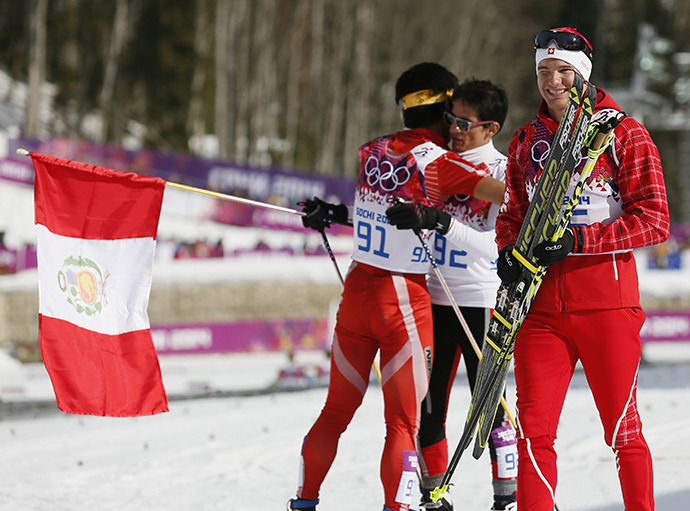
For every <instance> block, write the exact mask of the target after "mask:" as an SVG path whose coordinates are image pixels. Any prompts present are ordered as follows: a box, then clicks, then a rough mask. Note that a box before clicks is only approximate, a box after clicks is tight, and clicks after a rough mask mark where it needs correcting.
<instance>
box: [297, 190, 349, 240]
mask: <svg viewBox="0 0 690 511" xmlns="http://www.w3.org/2000/svg"><path fill="white" fill-rule="evenodd" d="M300 204H301V205H302V206H304V207H303V208H302V211H303V212H304V213H306V216H303V217H302V225H304V227H308V228H310V229H314V230H315V231H319V232H320V231H323V230H324V229H325V228H326V227H329V226H330V225H331V224H332V223H334V224H343V225H346V224H347V216H348V211H347V206H346V205H345V204H331V203H330V202H325V201H322V200H321V199H319V198H318V197H314V199H313V200H312V199H307V200H305V201H304V202H301V203H300Z"/></svg>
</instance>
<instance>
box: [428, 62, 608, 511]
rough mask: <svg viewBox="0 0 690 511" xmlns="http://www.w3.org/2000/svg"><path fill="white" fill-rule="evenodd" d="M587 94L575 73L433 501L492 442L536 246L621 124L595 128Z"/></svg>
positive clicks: (533, 282) (531, 287) (564, 212)
mask: <svg viewBox="0 0 690 511" xmlns="http://www.w3.org/2000/svg"><path fill="white" fill-rule="evenodd" d="M583 89H584V81H583V79H582V77H581V76H580V75H579V74H578V73H575V81H574V84H573V87H572V88H571V90H570V93H569V97H568V103H567V105H566V107H565V110H564V112H563V117H562V118H561V122H560V123H559V126H558V130H557V131H556V135H555V136H554V139H553V143H552V145H551V150H550V152H549V155H548V157H547V159H546V161H545V164H544V168H543V171H542V174H541V176H540V178H539V182H538V184H537V187H536V189H535V191H534V195H533V197H532V201H531V202H530V205H529V208H528V209H527V213H526V215H525V219H524V221H523V224H522V227H521V229H520V233H519V235H518V238H517V240H516V242H515V247H514V249H513V255H514V256H515V258H516V259H517V260H519V261H520V263H521V265H522V270H521V273H520V277H519V278H518V280H517V281H516V282H513V283H509V284H505V283H501V286H500V288H499V290H498V294H497V300H496V306H495V308H494V313H493V316H492V317H491V320H490V322H489V327H488V332H487V336H486V340H485V342H484V346H483V350H482V360H481V362H480V365H479V371H478V374H477V381H476V383H475V387H474V392H473V393H472V401H471V403H470V409H469V412H468V415H467V419H466V422H465V428H464V430H463V433H462V435H461V438H460V441H459V443H458V446H457V448H456V450H455V453H454V454H453V456H452V458H451V460H450V461H449V464H448V468H447V470H446V473H445V474H444V477H443V480H442V481H441V484H440V485H439V486H438V487H437V488H436V489H434V490H433V491H432V493H431V498H432V500H433V501H434V502H436V501H438V500H439V499H441V497H443V495H444V494H445V492H446V490H447V489H448V484H449V482H450V479H451V477H452V475H453V473H454V471H455V468H456V467H457V464H458V462H459V461H460V457H461V456H462V454H463V452H464V451H465V450H466V449H467V447H469V444H470V442H471V441H472V438H473V437H474V435H475V432H476V433H477V437H476V441H475V447H474V451H473V456H474V457H475V458H479V457H480V456H481V454H482V452H483V451H484V448H485V447H486V444H487V442H488V439H489V436H490V434H491V426H492V424H493V421H494V417H495V415H496V411H497V408H498V404H499V402H500V398H501V396H502V395H503V391H504V388H505V383H506V379H507V376H508V371H509V369H510V364H511V361H512V357H513V349H514V343H515V337H516V335H517V333H518V330H519V329H520V327H521V325H522V322H523V321H524V319H525V316H526V315H527V312H528V311H529V307H530V305H531V303H532V300H533V299H534V296H535V295H536V293H537V291H538V289H539V286H540V285H541V282H542V279H543V277H544V275H545V274H546V269H547V268H546V267H545V266H539V264H538V263H537V261H536V259H535V257H534V255H533V250H534V247H536V246H537V245H538V244H539V243H542V242H543V241H547V240H553V241H555V240H557V239H558V238H560V237H561V236H562V235H563V233H564V232H565V229H567V228H568V224H569V221H570V217H571V216H572V213H573V211H574V209H575V207H576V206H577V204H578V201H579V197H580V194H581V192H582V189H583V188H584V186H585V184H586V182H587V179H588V177H589V175H590V173H591V171H592V169H593V168H594V165H595V163H596V161H597V159H598V158H599V156H600V155H601V154H602V153H603V152H604V151H605V150H606V147H608V145H609V144H610V143H611V140H612V139H613V129H614V128H615V127H616V126H617V124H618V119H617V118H616V117H612V118H611V119H609V120H608V121H607V122H605V123H591V119H592V115H593V112H594V107H595V103H596V88H595V87H594V86H593V85H591V84H588V87H587V92H586V94H585V95H584V97H583ZM583 148H586V149H587V161H586V163H585V165H584V168H583V170H582V171H581V173H580V175H579V176H578V177H577V181H576V183H575V186H574V189H573V191H572V193H571V195H570V198H569V199H568V202H567V204H565V207H563V205H564V203H565V200H566V194H567V192H568V189H569V187H570V185H571V183H572V181H573V174H574V172H575V168H576V167H577V166H578V164H579V163H580V161H581V157H582V150H583Z"/></svg>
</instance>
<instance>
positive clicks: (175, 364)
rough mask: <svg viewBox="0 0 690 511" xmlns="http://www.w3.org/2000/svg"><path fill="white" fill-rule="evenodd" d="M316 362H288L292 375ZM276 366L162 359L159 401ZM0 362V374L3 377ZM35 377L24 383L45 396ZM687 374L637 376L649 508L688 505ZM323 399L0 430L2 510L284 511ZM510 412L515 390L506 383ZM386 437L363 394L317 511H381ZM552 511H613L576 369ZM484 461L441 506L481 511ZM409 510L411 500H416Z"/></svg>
mask: <svg viewBox="0 0 690 511" xmlns="http://www.w3.org/2000/svg"><path fill="white" fill-rule="evenodd" d="M320 361H322V360H320V359H319V355H318V354H315V353H298V356H297V362H298V363H301V364H311V363H318V362H320ZM285 364H286V358H285V356H284V355H282V354H260V355H259V354H236V355H214V356H196V357H194V356H169V357H161V366H162V370H163V378H164V382H165V385H166V387H167V389H168V392H169V394H171V395H179V394H180V393H185V394H187V395H190V394H193V393H194V392H197V391H199V390H200V389H205V390H209V389H210V390H232V389H235V390H241V389H245V390H248V389H256V388H262V387H265V386H267V385H269V384H270V383H271V382H273V381H274V379H275V377H276V375H277V372H278V370H279V369H280V368H281V367H283V366H284V365H285ZM4 367H5V365H4V364H3V365H2V366H1V367H0V369H4ZM38 369H39V368H38V367H33V368H30V370H29V371H28V372H29V377H30V378H32V379H34V380H36V382H38V381H42V382H43V383H44V384H47V385H49V384H48V382H47V377H46V376H45V375H41V373H40V371H39V370H38ZM688 369H690V365H689V364H687V362H686V363H684V364H680V365H668V364H664V365H643V367H642V368H641V372H640V388H639V396H638V397H639V407H640V410H641V413H642V418H643V421H644V434H645V436H646V438H647V441H648V442H649V444H650V446H651V449H652V452H653V457H654V465H655V473H656V495H657V509H659V510H667V509H668V510H670V509H681V508H682V507H681V506H685V504H686V503H687V501H688V498H689V497H690V481H689V480H688V477H687V475H688V467H689V466H690V444H689V443H688V442H687V439H686V437H687V432H688V423H689V421H690V407H688V404H689V403H688V401H689V399H688V397H687V396H688V393H689V392H690V371H688ZM325 395H326V390H325V389H321V388H319V389H311V390H303V391H297V392H280V393H275V394H268V395H259V396H253V397H215V398H202V399H189V400H173V401H171V403H170V413H167V414H162V415H158V416H152V417H138V418H131V419H113V418H100V417H88V416H74V415H67V414H63V413H61V412H52V413H47V412H43V413H37V415H36V416H35V417H33V416H31V415H28V416H22V415H18V416H13V417H10V418H4V419H2V420H0V452H1V453H2V455H1V457H0V459H1V461H0V481H2V483H0V509H3V510H5V509H7V510H11V511H25V510H26V511H29V510H31V511H43V510H45V511H48V510H50V511H54V510H65V511H67V510H69V511H81V510H83V511H94V510H99V511H108V510H113V511H115V510H117V511H135V510H137V511H138V510H142V511H144V510H146V511H153V510H156V511H158V510H160V511H187V510H195V511H196V510H216V509H217V510H236V509H237V510H240V509H253V510H257V511H263V510H266V511H268V510H275V509H285V503H286V501H287V499H288V498H291V497H293V496H294V493H295V490H296V486H297V474H298V467H299V449H300V446H301V442H302V438H303V436H304V435H305V434H306V433H307V431H308V429H309V428H310V426H311V424H312V423H313V421H314V420H315V419H316V417H317V416H318V413H319V412H320V410H321V407H322V405H323V402H324V400H325ZM469 395H470V393H469V387H468V385H467V383H466V379H465V375H464V374H461V375H459V377H458V380H457V382H456V385H455V388H454V390H453V394H452V401H451V405H450V419H449V424H448V425H449V433H448V435H449V443H450V444H451V445H452V446H454V443H455V442H457V439H458V438H459V435H460V432H461V428H462V423H463V422H464V417H465V413H466V411H467V407H468V404H469ZM508 398H509V399H508V401H509V404H510V405H511V406H514V384H513V381H512V377H511V378H509V382H508ZM384 434H385V431H384V426H383V408H382V395H381V391H380V388H379V386H378V385H377V384H376V382H374V383H372V385H371V386H370V388H369V391H368V393H367V395H366V397H365V399H364V403H363V405H362V407H361V408H360V410H359V411H358V412H357V414H356V415H355V418H354V420H353V422H352V424H351V425H350V427H349V428H348V430H347V431H346V432H345V434H344V435H343V437H342V440H341V443H340V446H339V453H338V456H337V458H336V461H335V464H334V465H333V468H332V470H331V472H330V474H329V475H328V477H327V479H326V481H325V483H324V485H323V488H322V492H321V505H320V506H319V509H320V510H325V511H329V510H330V511H341V510H342V511H350V510H351V509H353V508H363V509H372V510H380V509H381V507H382V503H383V497H382V490H381V486H380V482H379V475H378V473H379V469H378V465H379V457H380V454H381V449H382V445H383V437H384ZM557 450H558V452H559V455H560V458H559V467H560V483H559V487H558V492H557V503H558V506H559V509H560V510H561V511H576V510H585V509H587V510H597V511H613V510H616V509H622V504H621V501H620V491H619V488H618V482H617V476H616V469H615V462H614V458H613V455H612V453H611V451H610V449H609V448H608V447H606V446H605V445H604V440H603V431H602V428H601V425H600V423H599V419H598V415H597V412H596V409H595V408H594V403H593V401H592V398H591V396H590V393H589V390H588V388H587V387H586V382H585V379H584V374H583V373H582V371H577V372H576V374H575V378H574V380H573V383H572V385H571V389H570V392H569V395H568V398H567V400H566V404H565V408H564V412H563V416H562V419H561V426H560V437H559V440H558V443H557ZM490 477H491V476H490V467H489V461H488V455H486V454H485V455H484V456H483V457H482V458H481V459H480V460H479V461H475V460H474V459H473V458H472V457H471V455H470V453H466V454H465V455H464V456H463V458H462V459H461V460H460V463H459V465H458V469H457V471H456V473H455V476H454V478H453V483H454V484H455V486H454V487H453V488H452V489H451V495H452V496H453V499H454V501H455V503H456V509H480V510H481V509H485V510H488V509H489V508H490V507H491V486H490ZM415 502H416V501H415Z"/></svg>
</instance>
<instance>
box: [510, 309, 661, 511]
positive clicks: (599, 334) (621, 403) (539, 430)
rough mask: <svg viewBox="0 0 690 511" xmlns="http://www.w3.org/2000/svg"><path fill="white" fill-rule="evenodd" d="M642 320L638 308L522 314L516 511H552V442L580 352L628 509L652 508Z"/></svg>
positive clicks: (517, 371) (518, 359)
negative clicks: (642, 410) (641, 379)
mask: <svg viewBox="0 0 690 511" xmlns="http://www.w3.org/2000/svg"><path fill="white" fill-rule="evenodd" d="M644 319H645V316H644V313H643V312H642V309H640V308H638V307H635V308H626V309H613V310H588V311H580V312H562V313H553V312H540V311H535V310H533V311H530V312H529V314H528V315H527V318H526V319H525V322H524V324H523V325H522V328H521V329H520V332H519V333H518V336H517V339H516V341H515V379H516V384H517V410H518V426H519V432H518V453H519V458H520V470H519V473H518V491H517V500H518V509H519V510H520V511H553V508H554V494H555V491H556V482H557V469H556V451H555V450H554V441H555V440H556V433H557V428H558V420H559V417H560V415H561V411H562V409H563V402H564V400H565V396H566V392H567V390H568V385H569V383H570V380H571V378H572V375H573V371H574V370H575V364H576V363H577V361H578V359H579V360H580V361H581V362H582V366H583V368H584V371H585V376H586V377H587V382H588V384H589V387H590V389H591V391H592V396H593V397H594V401H595V403H596V407H597V410H598V411H599V416H600V418H601V423H602V425H603V427H604V439H605V441H606V444H607V445H609V446H610V447H611V448H612V449H613V452H614V453H615V456H616V465H617V467H618V477H619V480H620V485H621V490H622V493H623V501H624V503H625V509H626V511H643V510H644V511H652V510H653V509H654V489H653V478H652V457H651V453H650V451H649V447H648V446H647V443H646V442H645V439H644V437H643V436H642V422H641V421H640V416H639V413H638V410H637V371H638V367H639V362H640V356H641V343H640V329H641V328H642V324H643V323H644ZM583 490H585V491H586V489H584V488H583Z"/></svg>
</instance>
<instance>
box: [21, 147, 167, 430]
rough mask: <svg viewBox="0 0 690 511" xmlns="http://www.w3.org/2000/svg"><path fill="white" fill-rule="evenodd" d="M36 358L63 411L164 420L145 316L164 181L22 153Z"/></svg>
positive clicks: (155, 360)
mask: <svg viewBox="0 0 690 511" xmlns="http://www.w3.org/2000/svg"><path fill="white" fill-rule="evenodd" d="M31 158H32V159H33V163H34V168H35V169H36V184H35V207H36V228H37V231H38V278H39V337H40V344H41V355H42V356H43V361H44V363H45V366H46V369H47V370H48V374H49V375H50V379H51V381H52V384H53V388H54V389H55V395H56V397H57V404H58V408H59V409H60V410H62V411H63V412H67V413H74V414H86V415H105V416H111V417H132V416H137V415H152V414H156V413H161V412H167V411H168V400H167V397H166V394H165V389H164V388H163V382H162V379H161V371H160V366H159V364H158V356H157V354H156V350H155V348H154V345H153V339H152V338H151V331H150V325H149V319H148V315H147V311H146V309H147V307H148V301H149V294H150V290H151V276H152V271H153V256H154V250H155V243H156V232H157V230H158V219H159V217H160V211H161V205H162V202H163V191H164V189H165V181H163V180H162V179H159V178H151V177H145V176H140V175H138V174H133V173H124V172H117V171H114V170H110V169H106V168H103V167H96V166H93V165H85V164H83V163H78V162H73V161H69V160H63V159H60V158H54V157H52V156H46V155H43V154H36V153H31Z"/></svg>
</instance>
